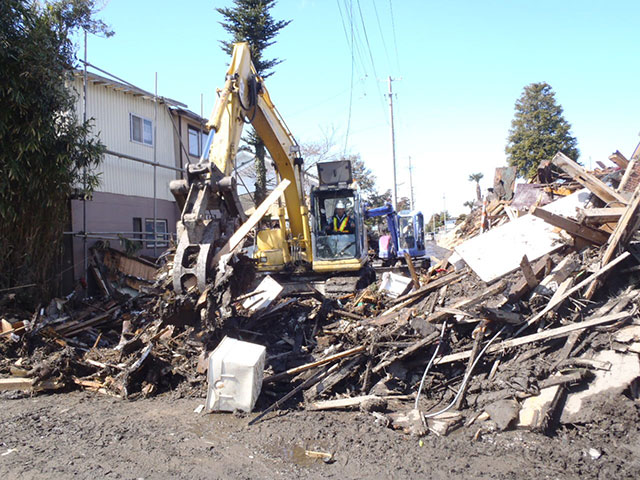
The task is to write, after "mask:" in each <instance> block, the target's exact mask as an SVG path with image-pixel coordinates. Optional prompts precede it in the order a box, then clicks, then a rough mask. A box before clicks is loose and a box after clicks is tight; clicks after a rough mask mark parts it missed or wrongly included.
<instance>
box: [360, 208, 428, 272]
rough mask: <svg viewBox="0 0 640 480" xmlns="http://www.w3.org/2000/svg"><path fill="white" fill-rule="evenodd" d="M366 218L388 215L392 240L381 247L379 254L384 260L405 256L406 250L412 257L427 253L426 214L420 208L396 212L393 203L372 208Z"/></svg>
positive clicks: (366, 213) (367, 212) (388, 225)
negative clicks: (425, 239)
mask: <svg viewBox="0 0 640 480" xmlns="http://www.w3.org/2000/svg"><path fill="white" fill-rule="evenodd" d="M365 215H366V218H372V217H381V216H386V217H387V227H388V229H389V235H390V237H391V238H390V241H389V242H388V244H387V245H386V248H381V249H380V251H379V252H378V256H379V257H380V258H381V259H383V260H388V259H394V258H397V257H403V256H404V254H405V252H406V253H408V254H409V255H410V256H411V258H420V257H424V256H425V255H426V249H425V244H424V216H423V215H422V212H420V211H418V210H403V211H401V212H400V213H396V211H395V210H394V209H393V206H392V205H391V204H388V203H387V204H386V205H384V206H382V207H377V208H371V209H369V210H367V211H366V212H365Z"/></svg>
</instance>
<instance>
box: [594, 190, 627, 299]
mask: <svg viewBox="0 0 640 480" xmlns="http://www.w3.org/2000/svg"><path fill="white" fill-rule="evenodd" d="M638 226H640V184H639V185H638V186H637V187H636V191H635V192H634V193H633V196H632V197H631V201H630V202H629V206H628V207H627V209H626V210H625V212H624V215H622V217H621V218H620V221H619V222H618V224H617V225H616V228H615V230H614V231H613V233H612V234H611V237H610V238H609V244H608V245H607V249H606V250H605V252H604V254H603V255H602V260H601V261H600V265H601V266H603V267H604V266H605V265H607V264H608V263H609V262H610V261H611V259H612V258H613V257H614V256H615V254H616V253H617V252H618V251H619V249H621V248H625V247H626V245H627V242H628V241H629V240H630V239H631V237H632V236H633V234H634V233H635V231H636V230H637V229H638ZM626 253H628V252H626ZM618 258H619V257H618ZM596 288H598V281H597V280H594V281H593V282H592V283H591V285H589V288H588V289H587V291H586V292H585V295H584V297H585V298H586V299H587V300H590V299H591V297H592V296H593V294H594V293H595V291H596Z"/></svg>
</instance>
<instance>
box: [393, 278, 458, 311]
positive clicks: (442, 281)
mask: <svg viewBox="0 0 640 480" xmlns="http://www.w3.org/2000/svg"><path fill="white" fill-rule="evenodd" d="M466 274H467V272H466V271H461V272H453V273H448V274H447V275H445V276H444V277H440V278H437V279H435V280H432V281H430V282H429V283H427V284H426V285H423V286H422V287H421V288H419V289H418V290H416V291H415V292H411V293H407V294H406V295H403V296H401V297H398V298H396V299H395V300H393V301H392V302H391V305H397V304H400V303H402V302H404V301H406V300H411V299H417V298H420V297H423V296H424V295H426V294H427V293H429V292H432V291H433V290H436V289H438V288H440V287H442V286H443V285H448V284H450V283H452V282H454V281H456V280H458V279H461V278H462V277H464V276H465V275H466Z"/></svg>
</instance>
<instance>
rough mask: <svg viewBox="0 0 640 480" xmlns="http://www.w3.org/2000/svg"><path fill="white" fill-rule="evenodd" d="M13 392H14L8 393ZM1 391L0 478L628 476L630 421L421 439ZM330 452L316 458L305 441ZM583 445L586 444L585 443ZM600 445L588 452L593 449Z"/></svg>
mask: <svg viewBox="0 0 640 480" xmlns="http://www.w3.org/2000/svg"><path fill="white" fill-rule="evenodd" d="M12 397H13V398H12ZM15 397H16V396H15V394H14V395H13V396H12V395H10V394H3V395H2V396H0V478H2V479H14V478H15V479H17V478H20V479H40V478H56V479H60V478H119V479H138V478H145V479H156V478H158V479H160V478H178V479H200V478H203V479H205V478H206V479H214V478H216V479H217V478H220V479H245V478H246V479H254V478H340V479H343V478H435V479H439V478H443V479H444V478H447V479H469V478H493V479H504V478H506V479H509V478H514V479H515V478H518V479H522V478H536V479H555V478H558V479H560V478H562V479H573V478H576V479H577V478H581V479H584V478H607V479H611V478H637V475H638V471H639V469H640V461H639V460H638V459H639V458H640V434H639V433H638V428H637V425H627V427H631V428H623V429H622V430H618V434H617V435H615V434H613V433H610V432H609V430H608V429H607V430H606V431H605V430H601V429H597V428H596V429H594V430H592V429H587V428H582V429H578V428H572V429H560V430H559V431H558V432H557V434H556V436H554V437H552V438H549V437H545V436H543V435H540V434H534V433H529V432H523V431H511V432H502V433H488V432H485V433H482V434H480V435H479V436H478V438H477V439H476V440H474V436H475V435H476V433H477V431H478V430H479V429H480V428H482V427H481V426H476V425H473V426H471V427H469V428H462V429H459V430H457V431H455V432H453V433H452V434H450V435H449V436H447V437H437V436H435V435H433V434H430V435H428V436H426V437H424V438H423V439H422V441H420V440H419V439H417V438H415V437H410V436H406V435H403V434H400V433H398V432H394V431H392V430H390V429H388V428H386V427H384V426H381V425H378V424H377V423H376V419H375V418H374V417H373V416H371V415H370V414H366V413H360V412H304V411H288V412H282V413H280V415H278V414H275V415H270V416H268V417H267V419H266V421H263V422H260V423H257V424H256V425H254V426H251V427H249V426H247V421H248V419H249V418H251V417H249V416H238V415H234V414H211V415H204V414H196V413H194V412H193V410H194V408H196V407H197V406H198V405H199V404H201V403H203V400H202V399H198V398H174V397H175V396H173V395H172V394H165V395H162V396H159V397H156V398H152V399H145V400H139V401H135V402H127V401H122V400H118V399H115V398H110V397H106V396H103V395H98V394H91V393H88V392H71V393H64V394H56V395H40V396H37V397H33V398H29V397H22V398H15ZM305 448H306V449H313V450H318V451H324V452H332V453H333V454H334V460H333V461H332V462H330V463H324V462H323V461H321V460H314V459H310V458H307V457H305V455H304V449H305ZM590 449H594V450H592V451H591V452H592V455H590V453H589V451H590ZM596 451H597V452H598V453H600V454H601V455H600V456H599V458H594V457H597V456H598V455H597V454H595V452H596Z"/></svg>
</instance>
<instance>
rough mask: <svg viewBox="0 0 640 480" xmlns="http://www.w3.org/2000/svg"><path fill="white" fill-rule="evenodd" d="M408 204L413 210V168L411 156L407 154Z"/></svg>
mask: <svg viewBox="0 0 640 480" xmlns="http://www.w3.org/2000/svg"><path fill="white" fill-rule="evenodd" d="M409 205H410V208H411V210H413V168H411V156H409Z"/></svg>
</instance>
